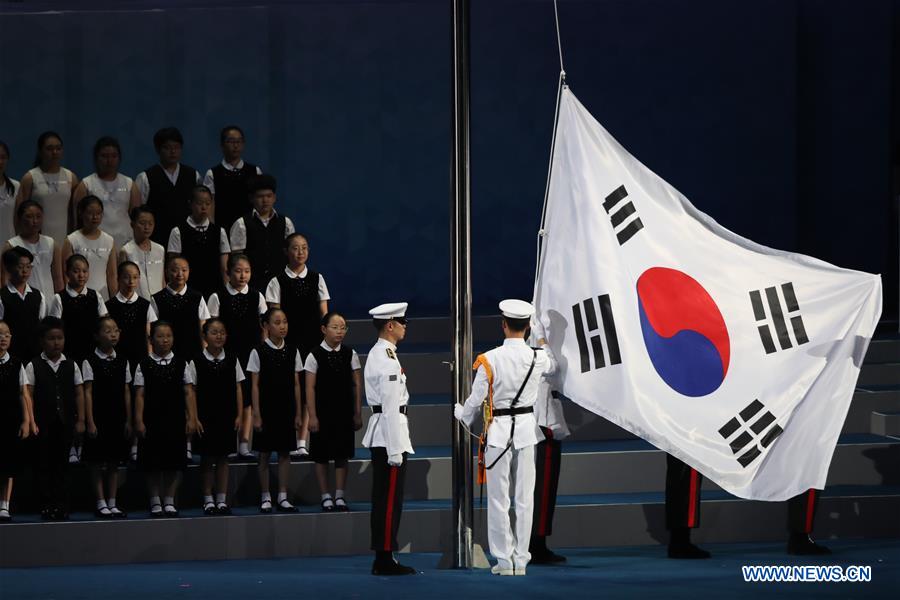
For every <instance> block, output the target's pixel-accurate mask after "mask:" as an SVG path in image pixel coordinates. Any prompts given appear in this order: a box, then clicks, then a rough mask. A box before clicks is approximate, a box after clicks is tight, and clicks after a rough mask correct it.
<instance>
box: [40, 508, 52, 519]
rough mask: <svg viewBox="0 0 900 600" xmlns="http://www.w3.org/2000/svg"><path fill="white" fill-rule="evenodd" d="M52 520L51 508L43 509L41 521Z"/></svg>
mask: <svg viewBox="0 0 900 600" xmlns="http://www.w3.org/2000/svg"><path fill="white" fill-rule="evenodd" d="M52 520H53V509H52V508H49V507H48V508H44V509H41V521H52Z"/></svg>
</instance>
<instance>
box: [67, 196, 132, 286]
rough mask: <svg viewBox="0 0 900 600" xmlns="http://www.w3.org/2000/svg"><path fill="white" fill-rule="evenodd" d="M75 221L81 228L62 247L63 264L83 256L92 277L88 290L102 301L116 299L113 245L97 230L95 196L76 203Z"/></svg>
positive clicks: (99, 206)
mask: <svg viewBox="0 0 900 600" xmlns="http://www.w3.org/2000/svg"><path fill="white" fill-rule="evenodd" d="M78 221H79V222H80V223H81V228H80V229H77V230H75V231H73V232H72V233H70V234H69V236H68V237H67V238H66V241H65V243H64V244H63V249H62V256H61V257H60V258H61V260H62V264H66V261H67V260H69V257H70V256H72V255H73V254H81V255H82V256H84V257H85V258H86V259H87V261H88V265H89V266H90V269H91V273H90V276H89V277H88V282H87V286H88V287H89V288H90V289H92V290H95V291H97V292H100V296H102V297H103V300H104V301H106V300H109V299H110V297H112V296H115V295H116V292H117V291H118V289H119V285H118V280H117V279H116V243H115V242H114V241H113V238H112V236H111V235H109V234H108V233H106V232H105V231H103V230H102V229H100V224H101V223H102V222H103V202H102V201H101V200H100V198H98V197H97V196H85V197H84V198H82V199H81V200H80V201H79V202H78Z"/></svg>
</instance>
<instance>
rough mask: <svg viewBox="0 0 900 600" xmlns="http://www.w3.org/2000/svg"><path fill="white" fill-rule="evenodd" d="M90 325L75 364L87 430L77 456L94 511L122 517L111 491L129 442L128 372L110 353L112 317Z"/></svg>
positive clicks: (114, 340) (115, 334) (115, 333)
mask: <svg viewBox="0 0 900 600" xmlns="http://www.w3.org/2000/svg"><path fill="white" fill-rule="evenodd" d="M94 329H95V332H94V341H95V342H96V348H95V350H94V351H93V352H92V353H91V355H90V356H89V357H88V358H87V359H86V360H85V361H84V363H83V365H82V367H81V372H82V377H83V378H84V404H85V412H86V414H87V434H88V435H87V439H86V440H85V442H84V456H83V457H82V458H83V460H84V461H85V462H86V463H88V464H89V465H91V483H92V485H93V487H94V493H95V495H96V497H97V508H96V509H95V511H94V514H95V515H96V516H97V518H100V519H113V518H119V519H123V518H125V517H126V515H125V513H124V512H122V511H121V510H120V509H119V507H118V506H117V505H116V490H118V488H119V463H120V462H122V461H124V460H125V459H126V458H127V457H128V448H129V446H130V444H131V435H132V432H131V390H130V387H129V384H130V383H131V371H130V369H129V368H128V361H127V360H126V358H125V356H124V355H122V354H120V353H118V352H116V344H118V342H119V326H118V325H117V324H116V321H115V320H114V319H113V318H112V317H109V316H107V317H101V318H100V320H98V321H97V325H96V326H95V328H94ZM104 475H105V477H104Z"/></svg>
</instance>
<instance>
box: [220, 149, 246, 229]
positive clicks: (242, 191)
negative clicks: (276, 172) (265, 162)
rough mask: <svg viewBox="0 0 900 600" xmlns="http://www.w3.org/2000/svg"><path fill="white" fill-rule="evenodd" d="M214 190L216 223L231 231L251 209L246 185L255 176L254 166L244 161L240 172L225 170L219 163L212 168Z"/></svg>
mask: <svg viewBox="0 0 900 600" xmlns="http://www.w3.org/2000/svg"><path fill="white" fill-rule="evenodd" d="M212 174H213V183H214V184H215V188H216V223H218V224H219V225H220V226H222V227H224V228H225V231H231V226H232V225H233V224H234V222H235V221H237V220H238V219H239V218H240V217H241V216H243V215H244V214H246V213H247V211H248V210H250V209H251V208H253V207H252V205H251V203H250V200H249V192H248V191H247V183H248V182H249V181H250V179H251V178H252V177H255V176H256V165H251V164H250V163H248V162H247V161H244V166H243V167H241V169H240V170H238V171H235V170H233V169H226V168H225V167H223V166H222V163H221V162H220V163H219V164H217V165H216V166H214V167H213V168H212Z"/></svg>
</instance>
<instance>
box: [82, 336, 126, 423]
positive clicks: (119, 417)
mask: <svg viewBox="0 0 900 600" xmlns="http://www.w3.org/2000/svg"><path fill="white" fill-rule="evenodd" d="M87 361H88V362H89V363H90V365H91V369H92V370H93V371H94V380H93V381H92V382H91V399H92V405H93V416H94V422H95V423H96V424H97V428H98V429H102V428H103V427H102V426H103V425H105V426H107V427H122V425H124V424H125V417H126V413H125V361H126V359H125V357H124V356H122V354H121V353H119V352H116V357H115V358H114V359H112V360H107V359H105V358H100V357H99V356H97V353H96V352H91V355H90V356H89V357H88V359H87Z"/></svg>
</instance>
